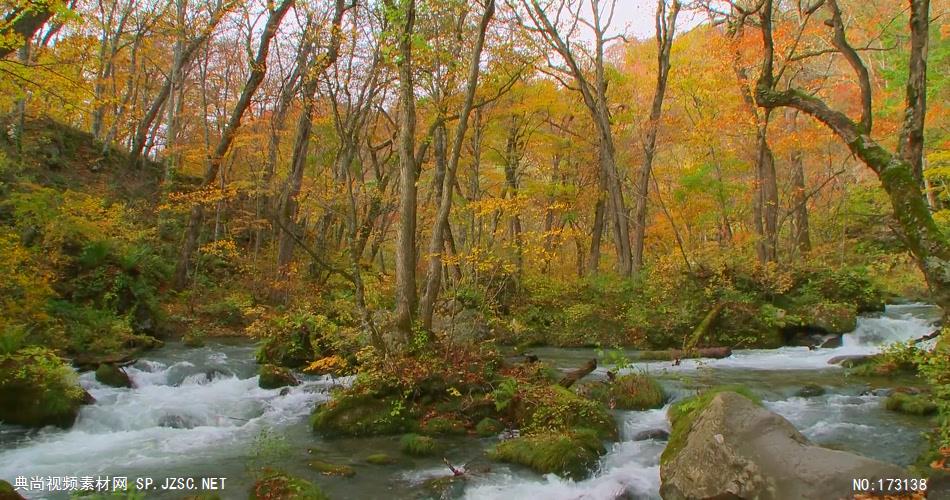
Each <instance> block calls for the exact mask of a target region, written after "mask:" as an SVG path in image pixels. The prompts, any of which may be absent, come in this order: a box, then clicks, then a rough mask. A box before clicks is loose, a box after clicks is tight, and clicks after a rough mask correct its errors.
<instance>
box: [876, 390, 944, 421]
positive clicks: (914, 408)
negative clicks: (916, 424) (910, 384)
mask: <svg viewBox="0 0 950 500" xmlns="http://www.w3.org/2000/svg"><path fill="white" fill-rule="evenodd" d="M884 407H885V408H887V409H888V410H890V411H896V412H898V413H905V414H908V415H921V416H924V415H934V414H936V413H937V405H936V404H935V403H934V402H933V401H931V400H930V398H929V397H928V396H927V395H923V394H906V393H903V392H896V391H895V392H892V393H891V395H890V396H888V397H887V399H886V400H884Z"/></svg>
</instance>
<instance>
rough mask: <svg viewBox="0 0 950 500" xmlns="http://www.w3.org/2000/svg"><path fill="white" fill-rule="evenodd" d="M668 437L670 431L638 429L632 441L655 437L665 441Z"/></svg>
mask: <svg viewBox="0 0 950 500" xmlns="http://www.w3.org/2000/svg"><path fill="white" fill-rule="evenodd" d="M669 438H670V433H669V432H666V431H665V430H663V429H650V430H646V431H640V432H638V433H636V435H634V436H633V440H634V441H646V440H648V439H655V440H657V441H666V440H667V439H669Z"/></svg>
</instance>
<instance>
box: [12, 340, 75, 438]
mask: <svg viewBox="0 0 950 500" xmlns="http://www.w3.org/2000/svg"><path fill="white" fill-rule="evenodd" d="M87 396H88V395H87V393H86V392H85V391H84V390H83V389H82V387H81V386H80V385H79V382H78V380H77V378H76V373H75V372H74V371H73V370H72V369H71V368H70V367H69V366H68V365H66V363H64V362H63V360H62V359H60V358H59V357H58V356H56V354H54V353H53V352H52V351H50V350H47V349H44V348H40V347H28V348H24V349H21V350H19V351H17V352H15V353H13V354H5V355H0V420H2V421H3V422H5V423H8V424H15V425H25V426H28V427H43V426H45V425H56V426H59V427H69V426H70V425H72V424H73V422H74V421H75V420H76V416H77V415H78V414H79V407H80V406H81V405H82V404H83V402H84V401H85V400H86V397H87Z"/></svg>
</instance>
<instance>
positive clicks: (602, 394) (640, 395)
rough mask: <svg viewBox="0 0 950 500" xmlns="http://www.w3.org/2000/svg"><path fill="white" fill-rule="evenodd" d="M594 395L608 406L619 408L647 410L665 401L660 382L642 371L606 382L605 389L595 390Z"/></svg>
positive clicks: (661, 404)
mask: <svg viewBox="0 0 950 500" xmlns="http://www.w3.org/2000/svg"><path fill="white" fill-rule="evenodd" d="M601 385H605V384H601ZM595 395H596V396H597V397H598V400H599V401H601V402H603V403H604V404H606V405H607V406H608V407H610V408H616V409H619V410H649V409H651V408H659V407H661V406H663V404H664V403H665V402H666V393H664V392H663V388H662V387H660V384H659V383H658V382H657V381H656V379H654V378H653V377H651V376H649V375H647V374H644V373H629V374H627V375H622V376H620V377H617V378H616V379H614V380H613V381H611V382H609V383H608V384H606V388H605V390H603V391H595Z"/></svg>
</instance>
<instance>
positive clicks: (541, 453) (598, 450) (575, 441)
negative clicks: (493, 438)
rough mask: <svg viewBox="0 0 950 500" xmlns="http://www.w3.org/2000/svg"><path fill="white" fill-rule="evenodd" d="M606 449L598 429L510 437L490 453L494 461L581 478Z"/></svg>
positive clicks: (541, 472)
mask: <svg viewBox="0 0 950 500" xmlns="http://www.w3.org/2000/svg"><path fill="white" fill-rule="evenodd" d="M606 451H607V450H606V449H605V448H604V444H603V442H602V441H601V439H600V438H599V437H598V435H597V432H596V431H593V430H591V429H577V430H573V431H569V432H547V433H542V434H535V435H528V436H522V437H518V438H515V439H509V440H507V441H504V442H501V443H498V444H497V445H496V446H495V447H494V448H492V449H491V450H489V453H488V455H489V457H490V458H491V459H492V460H498V461H501V462H508V463H514V464H521V465H524V466H526V467H530V468H531V469H533V470H534V471H536V472H538V473H540V474H549V473H554V474H558V475H560V476H564V477H568V478H571V479H575V480H578V479H583V478H585V477H586V476H587V475H588V474H589V473H590V471H591V469H592V468H593V467H594V465H596V464H597V460H598V459H599V458H600V456H601V455H603V454H604V453H606Z"/></svg>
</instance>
